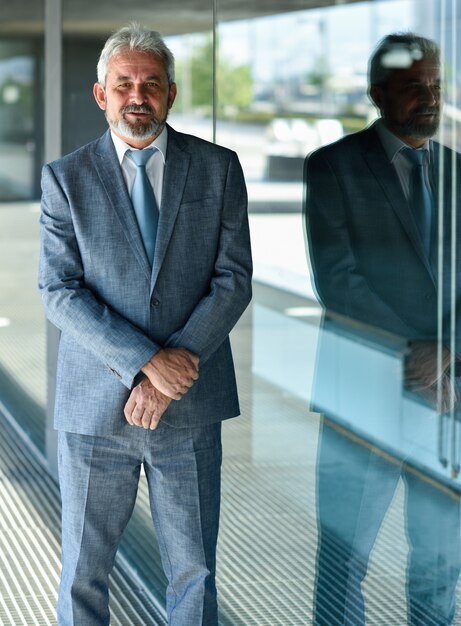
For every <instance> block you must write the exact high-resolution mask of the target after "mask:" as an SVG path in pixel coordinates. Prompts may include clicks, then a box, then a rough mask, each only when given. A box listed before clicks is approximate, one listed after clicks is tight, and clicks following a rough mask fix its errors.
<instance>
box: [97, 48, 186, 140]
mask: <svg viewBox="0 0 461 626" xmlns="http://www.w3.org/2000/svg"><path fill="white" fill-rule="evenodd" d="M93 93H94V97H95V98H96V102H97V103H98V106H99V107H100V108H101V109H102V110H103V111H104V112H105V114H106V119H107V121H108V123H109V126H110V127H111V129H112V130H113V131H114V133H115V134H116V135H118V136H119V137H120V138H121V139H123V140H124V141H125V142H126V143H128V144H129V145H130V146H133V147H134V148H143V147H145V146H147V145H148V144H150V143H151V142H152V141H153V140H154V139H155V137H157V136H158V135H159V134H160V133H161V131H162V130H163V127H164V126H165V122H166V119H167V117H168V111H169V110H170V108H171V107H172V105H173V102H174V99H175V97H176V85H175V84H174V83H173V84H172V85H170V84H169V83H168V77H167V73H166V70H165V65H164V62H163V60H162V59H161V58H160V57H158V56H155V55H152V54H150V53H146V52H139V51H129V50H127V51H125V52H121V53H120V54H118V55H116V56H114V57H112V59H111V60H110V61H109V65H108V68H107V76H106V85H105V87H103V86H102V85H101V84H100V83H96V84H95V86H94V88H93Z"/></svg>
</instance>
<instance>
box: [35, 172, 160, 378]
mask: <svg viewBox="0 0 461 626" xmlns="http://www.w3.org/2000/svg"><path fill="white" fill-rule="evenodd" d="M42 192H43V193H42V206H41V217H40V239H41V251H40V263H39V289H40V292H41V296H42V300H43V303H44V307H45V312H46V315H47V317H48V319H49V320H50V321H51V322H52V323H53V324H54V325H55V326H56V327H57V328H59V329H60V330H61V331H63V332H65V333H66V334H67V335H69V336H72V337H73V338H74V339H75V340H76V341H77V342H78V343H79V344H81V345H83V346H85V347H87V348H88V350H90V351H91V352H93V353H94V354H95V355H96V356H97V357H98V358H99V359H100V360H102V361H103V362H104V363H105V364H106V366H107V368H108V369H109V370H110V371H111V372H112V373H113V374H114V375H115V376H116V377H117V378H119V379H120V381H121V382H122V383H123V384H124V385H125V386H126V387H127V388H129V389H130V388H131V387H132V386H133V384H134V378H135V376H136V375H137V374H138V372H139V371H140V369H141V367H143V366H144V365H145V363H146V362H147V361H148V360H149V359H150V358H151V357H152V356H153V355H154V354H155V353H156V352H157V351H158V350H159V349H160V346H158V345H156V344H155V343H154V342H153V341H152V340H151V339H149V338H148V337H147V336H146V335H145V334H144V333H143V332H142V331H141V330H140V329H139V328H137V327H136V326H134V325H133V324H131V323H130V322H129V321H128V320H126V319H125V318H124V317H123V316H121V315H120V314H118V313H117V312H116V311H114V310H113V309H111V308H110V307H109V306H107V305H106V304H105V303H104V302H103V301H101V300H100V299H98V298H97V297H96V296H95V294H94V293H93V292H92V291H91V290H90V289H89V288H88V287H87V286H86V285H85V280H84V267H83V262H82V258H81V255H80V250H79V246H78V242H77V238H76V236H75V231H74V223H73V221H72V217H71V212H70V207H69V202H68V199H67V197H66V195H65V193H64V192H63V190H62V188H61V186H60V184H59V182H58V181H57V179H56V177H55V175H54V172H53V170H52V169H51V168H50V167H49V166H45V167H44V169H43V173H42Z"/></svg>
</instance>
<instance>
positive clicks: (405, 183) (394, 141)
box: [376, 119, 432, 200]
mask: <svg viewBox="0 0 461 626" xmlns="http://www.w3.org/2000/svg"><path fill="white" fill-rule="evenodd" d="M376 130H377V132H378V135H379V138H380V140H381V143H382V145H383V148H384V151H385V152H386V154H387V158H388V159H389V161H390V162H391V163H392V165H393V166H394V168H395V170H396V172H397V176H398V177H399V180H400V184H401V185H402V189H403V193H404V194H405V198H406V199H407V200H408V198H409V196H410V178H411V173H412V170H413V165H412V163H411V162H410V161H409V160H408V159H407V158H406V157H405V155H404V154H403V153H402V148H413V146H409V145H408V144H406V143H405V142H404V141H402V140H401V139H399V137H397V135H394V133H392V132H391V131H390V130H389V129H388V128H387V127H386V126H385V124H384V122H383V120H382V119H379V120H378V121H377V122H376ZM431 148H432V146H431V144H430V142H429V141H426V142H425V143H424V144H423V146H422V147H421V148H418V150H426V152H427V158H426V159H425V163H424V175H425V177H426V182H427V183H428V185H429V188H431V185H430V177H429V167H430V162H431V156H432V155H431Z"/></svg>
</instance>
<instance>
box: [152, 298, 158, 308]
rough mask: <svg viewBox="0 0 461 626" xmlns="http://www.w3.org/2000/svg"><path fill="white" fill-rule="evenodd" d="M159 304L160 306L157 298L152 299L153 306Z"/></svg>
mask: <svg viewBox="0 0 461 626" xmlns="http://www.w3.org/2000/svg"><path fill="white" fill-rule="evenodd" d="M159 304H160V300H157V298H152V302H151V305H152V306H158V305H159Z"/></svg>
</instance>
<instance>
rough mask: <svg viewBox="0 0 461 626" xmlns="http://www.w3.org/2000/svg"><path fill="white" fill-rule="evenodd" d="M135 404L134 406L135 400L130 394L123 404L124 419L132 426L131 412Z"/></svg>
mask: <svg viewBox="0 0 461 626" xmlns="http://www.w3.org/2000/svg"><path fill="white" fill-rule="evenodd" d="M135 406H136V402H135V401H134V400H133V398H132V397H131V396H130V397H129V398H128V401H127V403H126V404H125V408H124V409H123V413H124V415H125V418H126V421H127V422H128V424H130V426H133V418H132V413H133V410H134V408H135Z"/></svg>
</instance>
